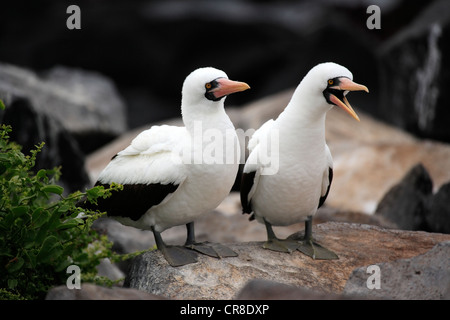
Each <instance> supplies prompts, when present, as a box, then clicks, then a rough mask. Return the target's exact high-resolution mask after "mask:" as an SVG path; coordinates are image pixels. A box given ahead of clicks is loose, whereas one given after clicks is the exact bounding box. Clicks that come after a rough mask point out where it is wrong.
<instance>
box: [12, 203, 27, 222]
mask: <svg viewBox="0 0 450 320" xmlns="http://www.w3.org/2000/svg"><path fill="white" fill-rule="evenodd" d="M11 212H12V214H13V215H14V217H15V218H16V219H17V218H19V217H20V216H22V215H24V214H25V213H27V212H28V206H18V207H14V208H12V210H11Z"/></svg>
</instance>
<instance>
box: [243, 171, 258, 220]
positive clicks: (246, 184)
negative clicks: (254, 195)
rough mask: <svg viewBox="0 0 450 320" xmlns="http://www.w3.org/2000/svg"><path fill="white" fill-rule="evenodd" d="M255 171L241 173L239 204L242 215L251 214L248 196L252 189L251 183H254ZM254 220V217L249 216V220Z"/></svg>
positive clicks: (251, 209)
mask: <svg viewBox="0 0 450 320" xmlns="http://www.w3.org/2000/svg"><path fill="white" fill-rule="evenodd" d="M255 174H256V171H252V172H248V173H243V174H242V181H241V204H242V213H243V214H245V213H247V214H251V213H252V212H253V208H252V201H251V200H249V199H248V194H249V193H250V190H251V189H252V187H253V183H254V181H255ZM253 219H255V217H254V215H251V216H250V218H249V220H253Z"/></svg>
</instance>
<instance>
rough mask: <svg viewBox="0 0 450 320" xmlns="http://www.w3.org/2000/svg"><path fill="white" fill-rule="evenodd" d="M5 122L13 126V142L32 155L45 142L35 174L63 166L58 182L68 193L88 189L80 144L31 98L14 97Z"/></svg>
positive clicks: (3, 114)
mask: <svg viewBox="0 0 450 320" xmlns="http://www.w3.org/2000/svg"><path fill="white" fill-rule="evenodd" d="M0 117H1V118H0V119H1V122H2V123H6V124H9V125H11V126H12V132H11V133H10V139H11V140H12V141H15V142H17V143H19V144H20V145H21V146H22V152H23V153H25V154H29V151H30V150H32V149H35V146H36V145H39V144H40V143H41V142H45V145H44V147H43V148H42V150H41V152H40V153H38V155H37V157H36V164H35V171H36V172H37V171H38V170H40V169H53V168H54V167H58V166H61V174H62V175H61V178H60V180H59V181H58V183H59V184H61V185H62V186H63V187H64V190H65V192H66V193H69V192H73V191H76V190H80V189H81V188H84V187H85V186H87V185H88V184H89V183H90V180H89V176H88V175H87V173H86V170H85V168H84V154H83V152H81V150H80V148H79V145H78V143H77V141H75V139H74V137H73V136H72V135H71V134H70V133H69V132H68V131H67V130H66V129H65V128H64V127H63V126H62V125H61V123H60V122H59V121H57V120H56V119H54V118H53V117H52V116H50V115H47V114H45V113H42V112H39V111H38V110H36V108H35V107H34V106H33V105H32V103H31V102H30V100H29V99H28V98H22V97H18V98H13V99H12V101H11V102H9V103H7V107H6V110H5V111H3V112H0Z"/></svg>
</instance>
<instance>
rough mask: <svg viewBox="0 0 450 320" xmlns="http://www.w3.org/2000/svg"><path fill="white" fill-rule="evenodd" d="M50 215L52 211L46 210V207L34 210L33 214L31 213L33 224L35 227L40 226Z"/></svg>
mask: <svg viewBox="0 0 450 320" xmlns="http://www.w3.org/2000/svg"><path fill="white" fill-rule="evenodd" d="M49 216H50V213H49V212H48V211H47V210H44V208H42V207H39V208H37V209H36V210H34V212H33V214H32V215H31V222H32V224H33V227H34V228H40V227H41V226H42V225H43V224H44V223H46V222H47V221H48V218H49Z"/></svg>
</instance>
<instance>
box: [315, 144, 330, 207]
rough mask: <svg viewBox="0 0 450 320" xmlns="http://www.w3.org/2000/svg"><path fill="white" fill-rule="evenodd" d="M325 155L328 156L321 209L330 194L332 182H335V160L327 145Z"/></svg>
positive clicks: (320, 202) (320, 203)
mask: <svg viewBox="0 0 450 320" xmlns="http://www.w3.org/2000/svg"><path fill="white" fill-rule="evenodd" d="M325 153H326V156H327V167H326V168H325V170H324V171H323V177H322V191H321V194H320V199H319V206H318V207H319V208H320V207H321V206H322V205H323V203H324V202H325V200H326V199H327V197H328V193H329V192H330V187H331V182H332V181H333V158H332V157H331V152H330V149H329V148H328V146H327V145H325Z"/></svg>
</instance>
